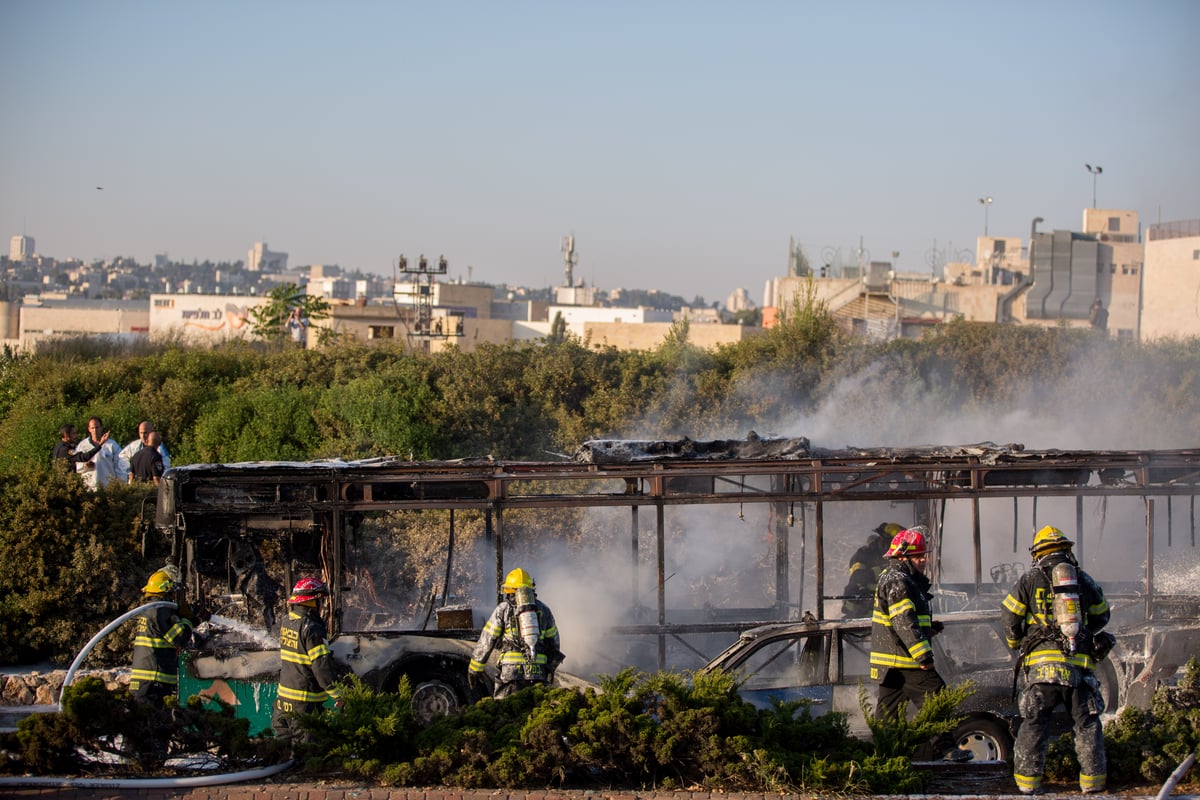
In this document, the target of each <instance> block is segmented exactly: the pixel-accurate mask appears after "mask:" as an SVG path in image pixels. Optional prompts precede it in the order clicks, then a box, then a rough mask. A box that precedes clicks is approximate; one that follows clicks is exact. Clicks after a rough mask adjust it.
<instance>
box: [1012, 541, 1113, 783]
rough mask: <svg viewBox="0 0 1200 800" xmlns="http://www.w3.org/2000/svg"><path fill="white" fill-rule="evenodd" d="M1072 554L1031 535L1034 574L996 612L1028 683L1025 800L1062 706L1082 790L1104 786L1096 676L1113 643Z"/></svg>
mask: <svg viewBox="0 0 1200 800" xmlns="http://www.w3.org/2000/svg"><path fill="white" fill-rule="evenodd" d="M1072 546H1073V542H1071V541H1070V540H1069V539H1067V537H1066V536H1065V535H1063V532H1062V531H1060V530H1059V529H1058V528H1055V527H1052V526H1050V525H1047V526H1046V527H1044V528H1042V529H1041V530H1039V531H1038V532H1037V533H1036V534H1034V537H1033V545H1032V546H1031V547H1030V548H1029V553H1030V555H1032V556H1033V566H1032V568H1031V569H1030V570H1029V571H1028V572H1026V573H1025V574H1024V575H1022V576H1021V577H1020V578H1019V579H1018V580H1017V582H1016V584H1015V585H1014V586H1013V589H1012V591H1011V592H1009V593H1008V596H1007V597H1006V598H1004V604H1003V607H1002V611H1001V616H1002V618H1003V621H1004V633H1005V638H1006V640H1007V642H1008V646H1009V647H1010V648H1012V649H1013V650H1016V651H1017V665H1016V669H1017V670H1019V671H1021V672H1023V673H1024V676H1025V686H1024V689H1023V690H1022V692H1021V698H1020V705H1019V711H1020V714H1021V717H1022V723H1021V727H1020V729H1019V730H1018V731H1017V741H1016V748H1015V752H1014V753H1013V778H1014V780H1015V781H1016V783H1017V788H1018V789H1020V791H1021V793H1022V794H1036V793H1037V792H1039V791H1040V790H1041V785H1042V770H1043V768H1044V767H1045V764H1046V751H1047V748H1048V747H1049V726H1050V715H1051V712H1053V711H1054V709H1055V707H1056V706H1058V705H1059V704H1060V703H1061V704H1062V705H1063V706H1065V707H1066V709H1067V710H1068V711H1069V712H1070V713H1071V718H1072V719H1073V720H1074V723H1075V755H1076V757H1077V758H1078V760H1079V788H1080V789H1081V790H1082V791H1083V793H1084V794H1091V793H1094V792H1102V791H1104V788H1105V784H1106V783H1107V772H1108V765H1107V761H1106V758H1105V753H1104V731H1103V729H1102V727H1101V724H1100V714H1101V713H1102V712H1103V711H1104V697H1103V696H1102V695H1101V693H1100V683H1099V681H1097V680H1096V676H1095V673H1094V672H1093V670H1094V668H1095V666H1096V662H1097V660H1098V659H1099V658H1102V657H1103V656H1104V655H1106V654H1107V652H1108V649H1109V648H1110V647H1111V646H1112V643H1113V642H1114V641H1115V640H1114V639H1113V638H1112V636H1111V634H1108V633H1103V632H1102V629H1103V628H1104V626H1105V625H1107V624H1108V619H1109V608H1108V602H1107V601H1106V600H1105V599H1104V591H1103V590H1102V589H1101V588H1100V585H1099V584H1098V583H1096V581H1095V580H1094V579H1093V578H1092V576H1090V575H1088V574H1087V573H1086V572H1084V571H1083V570H1082V569H1080V568H1079V563H1078V562H1077V561H1076V560H1075V557H1074V555H1073V554H1072V553H1071V547H1072ZM1014 685H1015V684H1014Z"/></svg>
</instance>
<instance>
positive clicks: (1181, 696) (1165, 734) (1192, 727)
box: [1046, 658, 1200, 786]
mask: <svg viewBox="0 0 1200 800" xmlns="http://www.w3.org/2000/svg"><path fill="white" fill-rule="evenodd" d="M1104 744H1105V751H1106V753H1107V755H1108V782H1109V785H1112V786H1128V785H1142V784H1145V783H1146V782H1150V783H1155V784H1161V783H1163V782H1164V781H1165V780H1166V779H1167V778H1168V777H1169V776H1170V774H1171V772H1172V771H1173V770H1174V769H1175V768H1176V767H1177V766H1178V765H1179V764H1180V763H1182V762H1183V760H1184V759H1186V758H1187V756H1188V754H1189V753H1194V752H1197V751H1198V749H1200V661H1197V660H1196V659H1195V658H1192V659H1191V660H1189V661H1188V663H1187V665H1186V667H1185V669H1184V675H1183V677H1182V678H1181V679H1180V680H1179V682H1178V683H1177V684H1176V685H1174V686H1161V687H1159V688H1158V689H1157V690H1156V691H1155V692H1154V699H1153V700H1152V702H1151V705H1150V708H1149V709H1141V708H1135V707H1132V706H1128V707H1126V708H1124V709H1122V710H1121V713H1120V714H1119V715H1118V716H1117V718H1116V719H1115V720H1113V721H1111V722H1110V723H1108V724H1107V725H1106V726H1105V728H1104ZM1046 775H1047V777H1049V778H1050V779H1051V780H1055V781H1061V782H1063V783H1073V782H1074V781H1075V780H1076V778H1077V776H1078V775H1079V762H1078V761H1077V760H1076V758H1075V747H1074V741H1073V738H1072V735H1071V734H1063V735H1062V736H1061V737H1059V738H1058V739H1056V740H1054V741H1053V742H1051V745H1050V751H1049V754H1048V756H1047V759H1046ZM1190 785H1192V786H1196V785H1200V773H1197V771H1196V770H1195V769H1193V770H1192V771H1191V775H1190Z"/></svg>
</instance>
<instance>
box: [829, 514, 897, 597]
mask: <svg viewBox="0 0 1200 800" xmlns="http://www.w3.org/2000/svg"><path fill="white" fill-rule="evenodd" d="M902 530H904V526H903V525H899V524H897V523H895V522H882V523H880V524H879V525H877V526H876V527H875V529H874V530H872V531H871V535H870V536H868V537H867V541H866V542H864V543H863V545H862V546H861V547H859V548H858V549H857V550H855V551H854V555H853V556H851V557H850V579H849V580H848V581H847V582H846V588H845V589H843V590H842V594H843V595H845V597H844V599H843V600H842V616H843V617H844V618H846V619H854V618H857V617H865V616H868V615H870V613H871V606H872V604H873V603H872V598H873V596H874V594H875V585H876V584H877V583H878V582H879V574H880V573H881V572H883V568H884V567H885V566H887V561H886V560H885V559H884V557H883V554H884V553H886V552H887V550H888V547H890V546H891V544H892V537H893V536H895V535H896V534H897V533H899V532H900V531H902Z"/></svg>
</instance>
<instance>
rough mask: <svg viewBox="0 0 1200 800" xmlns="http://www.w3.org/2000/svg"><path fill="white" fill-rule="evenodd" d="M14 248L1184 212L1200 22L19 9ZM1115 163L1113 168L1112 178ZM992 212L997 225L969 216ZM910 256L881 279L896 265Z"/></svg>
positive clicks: (939, 11) (811, 249) (471, 252)
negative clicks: (1095, 211) (1096, 210)
mask: <svg viewBox="0 0 1200 800" xmlns="http://www.w3.org/2000/svg"><path fill="white" fill-rule="evenodd" d="M0 20H3V21H4V23H5V28H6V30H8V31H9V32H10V37H9V43H8V44H7V46H6V47H5V48H4V49H3V50H2V51H0V92H2V96H3V98H4V102H5V107H6V108H8V109H9V110H10V115H9V119H8V121H7V122H8V124H7V125H6V126H5V129H4V132H3V133H0V142H2V146H0V175H3V176H4V181H3V182H4V191H3V192H0V225H3V226H4V227H3V230H4V233H5V235H6V236H12V235H17V234H26V235H29V236H32V237H34V238H35V239H36V242H37V249H38V251H40V252H44V253H46V254H48V255H53V256H54V257H56V258H60V259H66V258H80V259H83V260H86V261H90V260H93V259H106V258H113V257H116V256H128V257H132V258H135V259H137V260H138V261H141V262H149V261H151V260H152V259H153V256H154V255H155V254H157V253H167V254H169V256H170V257H171V258H172V259H173V260H176V261H183V262H191V261H193V260H199V261H203V260H206V259H207V260H212V261H237V260H244V259H245V258H246V253H247V251H248V250H249V249H250V248H251V247H252V246H253V244H254V243H255V242H265V243H267V244H268V245H269V247H270V248H271V249H272V250H277V251H282V252H286V253H288V254H289V261H288V263H289V265H290V266H304V265H308V264H335V263H336V264H339V265H340V266H342V267H343V268H346V269H351V270H355V269H357V270H362V271H364V272H369V273H376V274H380V275H385V276H388V275H390V274H391V272H392V265H393V261H394V259H395V258H396V257H397V256H399V255H401V254H405V255H406V256H408V257H409V258H410V259H411V258H415V257H416V256H418V255H419V254H421V253H424V254H425V255H426V256H428V257H430V258H436V257H438V256H440V255H445V257H446V258H447V260H448V262H449V265H450V267H449V273H448V277H449V278H451V279H457V278H462V279H470V280H476V281H483V282H488V283H493V284H499V283H508V284H513V285H527V286H530V287H534V288H540V287H543V286H553V285H558V284H560V283H561V282H562V280H563V277H564V262H563V257H562V253H561V251H560V241H561V239H562V237H563V236H566V235H574V236H575V241H576V248H577V253H578V262H577V263H576V264H575V266H574V269H573V273H574V275H575V278H576V280H580V279H582V280H584V281H586V282H587V283H588V284H589V285H594V286H599V287H601V288H606V289H614V288H618V287H624V288H639V289H660V290H662V291H664V292H668V293H672V294H679V295H683V296H685V297H688V298H691V297H692V296H694V295H702V296H703V297H704V298H705V299H706V300H707V301H709V302H710V303H711V302H714V301H715V302H723V301H724V299H725V298H726V297H727V296H728V295H729V294H730V293H731V292H732V291H734V290H735V289H737V288H745V289H746V290H747V291H748V292H749V294H750V297H751V298H752V299H754V301H755V302H756V303H759V302H761V294H762V288H763V284H764V283H765V282H766V281H767V280H768V279H770V278H772V277H775V276H778V275H782V274H784V273H785V271H786V267H787V254H788V253H787V251H788V241H789V239H791V238H794V239H795V240H796V242H797V243H798V244H799V245H801V246H802V247H803V248H804V251H805V253H806V255H807V256H808V258H809V260H810V262H812V263H813V264H814V265H816V264H819V263H822V262H823V261H825V260H838V259H840V260H842V261H843V262H845V263H850V262H852V261H854V260H855V259H856V258H857V256H856V253H855V251H856V250H857V248H858V247H859V245H860V242H861V245H862V247H863V248H864V250H865V251H866V252H865V253H864V256H866V257H867V258H869V259H871V260H877V261H891V260H895V262H896V266H897V268H898V269H900V270H905V271H925V270H929V269H931V261H932V258H931V256H932V255H933V252H932V251H934V250H935V249H936V250H937V257H938V259H939V260H940V261H945V260H950V259H952V258H954V257H955V256H956V255H957V254H960V253H963V252H967V253H970V254H971V255H972V256H973V254H974V250H975V240H976V237H978V236H980V235H982V234H983V233H984V230H985V228H986V229H987V231H988V233H989V234H990V235H992V236H1016V237H1021V238H1022V239H1024V238H1027V237H1028V235H1029V228H1030V221H1031V220H1032V219H1033V218H1034V217H1042V218H1043V220H1044V221H1043V222H1042V223H1041V224H1040V229H1041V230H1051V229H1069V230H1078V229H1079V227H1080V218H1081V215H1082V210H1083V209H1085V208H1087V207H1090V206H1091V205H1092V204H1093V197H1095V202H1096V204H1097V205H1098V206H1099V207H1100V208H1124V209H1132V210H1136V211H1137V212H1138V213H1139V215H1140V217H1141V220H1142V223H1143V226H1146V225H1149V224H1152V223H1154V222H1158V221H1170V220H1178V219H1188V218H1194V217H1197V216H1200V193H1198V192H1197V190H1196V189H1195V187H1196V185H1197V177H1200V152H1198V151H1197V148H1196V147H1195V145H1194V140H1195V136H1196V131H1197V130H1200V104H1198V103H1196V101H1195V96H1194V90H1192V89H1191V87H1190V80H1191V79H1190V76H1192V75H1195V74H1198V73H1200V53H1197V52H1196V51H1195V48H1194V47H1192V45H1191V43H1190V39H1189V37H1190V33H1191V31H1193V30H1195V28H1196V23H1197V22H1200V6H1196V5H1195V4H1192V3H1188V2H1184V1H1183V0H1164V1H1163V2H1155V3H1149V4H1143V5H1141V6H1136V5H1129V4H1123V3H1116V2H1107V1H1105V2H1093V3H1083V2H1064V3H1055V4H1037V3H1024V2H1017V3H1011V4H1005V5H1003V6H1001V7H987V6H974V5H963V4H956V3H949V2H934V3H929V4H923V5H921V6H920V7H914V8H908V7H902V6H896V5H895V4H888V3H882V2H861V3H852V4H836V5H835V6H834V7H828V8H827V7H825V6H823V5H818V4H809V3H783V2H760V3H752V4H745V5H738V6H733V5H725V4H718V3H683V2H653V3H649V4H644V3H643V4H633V3H623V2H617V3H609V4H604V5H602V6H600V5H598V6H595V7H590V6H578V7H567V6H563V7H557V6H547V5H543V4H537V5H535V4H532V3H524V2H517V3H513V4H505V5H504V6H503V7H496V6H493V5H488V4H484V3H477V2H465V3H461V4H454V5H453V6H447V7H439V6H433V7H427V6H425V5H418V4H403V3H402V4H384V3H371V2H362V3H355V4H350V5H345V6H338V7H332V6H326V5H322V4H317V3H307V2H300V3H286V4H285V3H280V2H264V3H257V4H252V5H248V6H243V5H240V4H235V3H232V2H215V3H211V4H205V5H204V6H201V7H174V6H161V5H160V4H154V3H149V2H142V1H141V0H128V1H126V2H113V3H105V4H94V3H85V2H75V1H74V0H71V1H65V2H57V3H35V2H28V1H26V0H18V2H13V3H8V4H5V5H4V6H3V7H2V8H0ZM1098 169H1102V170H1103V171H1102V172H1098V171H1097V170H1098ZM981 198H991V199H992V202H986V203H983V202H980V200H981ZM895 252H898V253H899V254H900V255H899V257H898V258H895V259H894V258H893V253H895Z"/></svg>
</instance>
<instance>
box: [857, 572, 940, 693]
mask: <svg viewBox="0 0 1200 800" xmlns="http://www.w3.org/2000/svg"><path fill="white" fill-rule="evenodd" d="M930 597H931V595H930V594H929V579H928V578H926V577H925V576H924V575H922V574H921V573H920V572H918V571H917V570H916V568H914V567H913V566H912V564H910V563H909V562H908V560H907V559H897V560H896V563H895V564H892V565H890V566H888V568H887V569H885V570H884V571H883V573H882V574H881V575H880V576H879V584H878V585H877V586H876V587H875V608H874V610H873V611H872V614H871V677H872V678H873V679H875V680H883V677H884V675H885V674H886V673H887V670H888V669H889V668H896V669H920V668H921V667H922V665H929V666H932V665H933V645H932V644H931V643H930V637H931V636H932V626H933V615H932V613H931V612H930V610H929V598H930Z"/></svg>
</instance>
